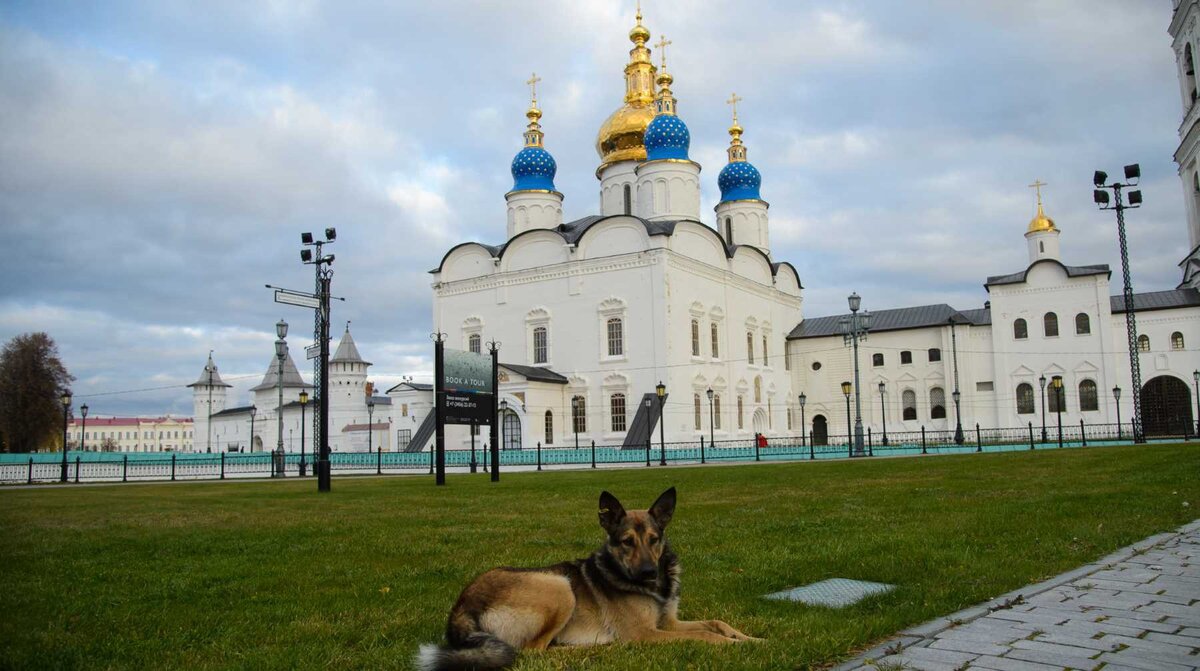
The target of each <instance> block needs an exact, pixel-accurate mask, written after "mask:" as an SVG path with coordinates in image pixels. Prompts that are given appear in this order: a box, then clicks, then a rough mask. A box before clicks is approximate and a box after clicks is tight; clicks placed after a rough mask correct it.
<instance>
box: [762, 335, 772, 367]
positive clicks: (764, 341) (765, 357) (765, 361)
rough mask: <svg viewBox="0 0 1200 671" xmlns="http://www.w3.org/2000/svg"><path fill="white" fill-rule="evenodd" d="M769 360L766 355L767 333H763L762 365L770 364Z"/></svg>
mask: <svg viewBox="0 0 1200 671" xmlns="http://www.w3.org/2000/svg"><path fill="white" fill-rule="evenodd" d="M770 361H771V359H770V358H768V357H767V334H765V333H764V334H763V349H762V362H763V365H764V366H770V365H771V363H770Z"/></svg>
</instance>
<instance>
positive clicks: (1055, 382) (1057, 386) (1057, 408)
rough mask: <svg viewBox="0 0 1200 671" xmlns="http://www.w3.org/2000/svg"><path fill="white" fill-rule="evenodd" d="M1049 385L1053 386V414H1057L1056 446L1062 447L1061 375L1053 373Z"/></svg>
mask: <svg viewBox="0 0 1200 671" xmlns="http://www.w3.org/2000/svg"><path fill="white" fill-rule="evenodd" d="M1050 386H1051V387H1053V388H1054V414H1055V415H1058V447H1059V449H1062V446H1063V439H1062V411H1063V396H1062V393H1063V381H1062V376H1061V375H1055V376H1054V377H1053V378H1051V380H1050Z"/></svg>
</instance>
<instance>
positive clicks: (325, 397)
mask: <svg viewBox="0 0 1200 671" xmlns="http://www.w3.org/2000/svg"><path fill="white" fill-rule="evenodd" d="M336 239H337V229H335V228H333V227H329V228H326V229H325V239H324V240H315V239H314V238H313V234H312V233H308V232H305V233H301V234H300V242H301V244H303V245H304V246H306V247H314V248H315V250H316V253H315V254H314V253H313V250H311V249H302V250H300V260H301V261H303V262H304V263H305V264H306V265H311V266H313V269H314V271H315V274H316V287H315V290H314V295H316V297H317V299H318V307H317V309H316V310H313V340H314V341H315V342H316V343H317V345H318V347H319V349H320V355H319V356H318V357H317V358H316V359H315V360H314V361H313V386H314V387H316V389H317V394H318V395H319V396H320V398H318V399H317V401H318V402H317V407H316V408H315V409H314V411H313V436H314V437H315V438H316V440H317V444H316V446H314V447H316V451H317V459H316V463H315V464H314V471H315V472H316V475H317V491H319V492H328V491H329V490H330V465H329V300H330V295H329V287H330V283H331V282H332V281H333V268H331V267H330V266H331V265H332V264H333V254H330V255H329V256H325V255H324V254H323V253H322V248H323V246H324V245H327V244H329V243H332V242H333V241H334V240H336ZM318 446H319V447H318Z"/></svg>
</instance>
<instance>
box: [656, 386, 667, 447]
mask: <svg viewBox="0 0 1200 671" xmlns="http://www.w3.org/2000/svg"><path fill="white" fill-rule="evenodd" d="M654 393H655V394H657V395H658V465H659V466H666V465H667V426H666V424H667V423H666V420H665V419H664V418H663V405H664V404H665V403H666V401H667V386H666V385H664V384H663V383H662V380H659V381H658V384H657V385H655V386H654Z"/></svg>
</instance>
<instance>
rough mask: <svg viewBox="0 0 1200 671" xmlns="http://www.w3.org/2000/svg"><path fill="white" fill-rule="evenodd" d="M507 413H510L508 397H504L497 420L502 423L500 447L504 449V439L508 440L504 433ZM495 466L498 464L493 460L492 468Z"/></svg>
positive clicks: (501, 400)
mask: <svg viewBox="0 0 1200 671" xmlns="http://www.w3.org/2000/svg"><path fill="white" fill-rule="evenodd" d="M506 415H508V399H504V398H502V399H500V417H499V418H498V419H497V420H496V421H497V422H498V423H499V424H500V449H502V450H503V449H505V447H504V441H506V440H508V437H507V436H505V435H504V418H505V416H506ZM495 467H496V464H495V463H494V462H493V463H492V468H495Z"/></svg>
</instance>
